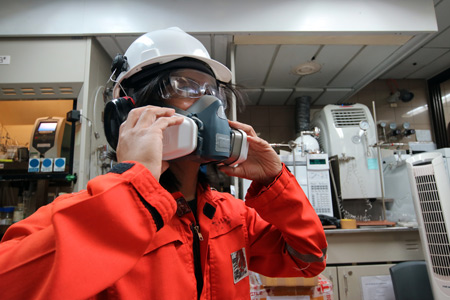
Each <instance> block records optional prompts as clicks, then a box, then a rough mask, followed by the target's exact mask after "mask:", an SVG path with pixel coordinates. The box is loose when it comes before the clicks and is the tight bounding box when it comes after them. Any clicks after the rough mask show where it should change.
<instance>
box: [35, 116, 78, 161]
mask: <svg viewBox="0 0 450 300" xmlns="http://www.w3.org/2000/svg"><path fill="white" fill-rule="evenodd" d="M68 126H69V125H66V122H65V119H64V118H62V117H43V118H38V119H36V121H35V123H34V128H33V131H32V134H31V137H30V153H29V155H30V157H49V158H55V157H60V156H63V154H64V152H66V151H67V150H69V149H65V148H70V130H69V129H68V128H67V127H68ZM65 150H66V151H65ZM67 152H68V151H67Z"/></svg>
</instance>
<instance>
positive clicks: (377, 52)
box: [328, 46, 399, 88]
mask: <svg viewBox="0 0 450 300" xmlns="http://www.w3.org/2000/svg"><path fill="white" fill-rule="evenodd" d="M398 48H399V47H398V46H366V47H364V49H362V50H361V52H359V53H358V55H357V56H356V57H355V58H354V59H353V60H352V61H351V62H350V63H349V64H348V65H347V66H346V67H345V68H344V69H343V70H342V72H340V73H339V74H338V75H337V76H336V78H334V79H333V81H332V82H331V83H330V84H328V86H329V87H339V88H351V87H353V86H355V85H356V84H357V83H358V81H360V80H361V78H363V77H364V76H365V75H366V74H368V73H369V72H370V71H372V70H373V69H374V68H375V67H376V66H378V65H379V64H380V63H381V62H383V61H384V60H385V59H386V58H387V57H388V56H389V55H391V54H392V53H393V52H395V50H397V49H398ZM374 79H375V78H374Z"/></svg>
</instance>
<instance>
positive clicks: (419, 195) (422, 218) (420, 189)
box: [406, 152, 450, 299]
mask: <svg viewBox="0 0 450 300" xmlns="http://www.w3.org/2000/svg"><path fill="white" fill-rule="evenodd" d="M406 163H407V168H408V175H409V180H410V183H411V193H412V195H413V200H414V207H415V210H416V214H417V221H418V223H419V233H420V237H421V242H422V245H423V249H424V252H425V261H426V262H427V268H428V276H429V277H430V283H431V288H432V291H433V295H434V299H450V243H449V240H450V234H449V231H448V230H449V228H450V202H449V201H448V195H450V179H449V176H448V173H447V170H446V168H445V161H444V159H443V157H442V154H441V153H438V152H429V153H421V154H416V155H413V156H411V157H410V158H408V159H407V160H406Z"/></svg>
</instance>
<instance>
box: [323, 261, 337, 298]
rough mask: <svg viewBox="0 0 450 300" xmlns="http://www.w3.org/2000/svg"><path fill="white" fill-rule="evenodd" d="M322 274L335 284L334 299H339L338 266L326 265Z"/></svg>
mask: <svg viewBox="0 0 450 300" xmlns="http://www.w3.org/2000/svg"><path fill="white" fill-rule="evenodd" d="M322 275H323V276H325V277H326V278H328V279H329V280H330V281H331V283H332V284H333V296H334V299H339V286H338V277H337V276H338V275H337V268H336V267H326V268H325V270H323V272H322Z"/></svg>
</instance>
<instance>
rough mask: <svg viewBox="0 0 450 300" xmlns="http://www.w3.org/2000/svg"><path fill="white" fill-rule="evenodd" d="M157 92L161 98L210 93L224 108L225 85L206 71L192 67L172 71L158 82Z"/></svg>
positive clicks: (197, 95) (190, 96)
mask: <svg viewBox="0 0 450 300" xmlns="http://www.w3.org/2000/svg"><path fill="white" fill-rule="evenodd" d="M159 92H160V95H161V97H162V98H163V99H174V98H192V99H198V98H200V97H202V96H204V95H212V96H215V97H216V98H218V99H219V100H221V101H222V104H223V106H224V108H226V95H225V86H224V85H223V84H220V83H218V82H217V80H216V79H215V78H214V77H213V76H211V75H209V74H206V73H203V72H200V71H197V70H194V69H179V70H176V71H172V72H170V73H169V75H168V76H167V77H165V78H163V79H162V80H161V82H160V86H159Z"/></svg>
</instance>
